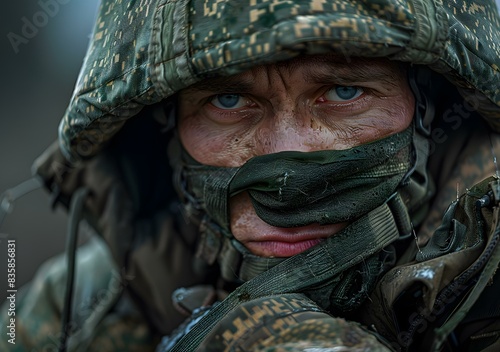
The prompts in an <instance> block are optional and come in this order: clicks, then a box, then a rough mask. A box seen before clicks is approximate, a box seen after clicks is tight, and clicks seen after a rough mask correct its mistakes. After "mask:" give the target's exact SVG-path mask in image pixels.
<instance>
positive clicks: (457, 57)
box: [59, 0, 500, 160]
mask: <svg viewBox="0 0 500 352" xmlns="http://www.w3.org/2000/svg"><path fill="white" fill-rule="evenodd" d="M499 33H500V19H499V16H498V12H497V9H496V6H495V2H494V1H493V0H477V1H472V0H459V1H445V2H444V3H443V2H441V1H431V0H412V1H408V2H401V1H398V0H380V1H355V0H345V1H326V0H302V1H283V0H244V1H221V0H203V1H188V0H179V1H170V0H139V1H135V0H134V1H122V0H118V1H114V0H103V1H102V3H101V7H100V11H99V15H98V18H97V21H96V25H95V29H94V33H93V37H92V40H91V43H90V46H89V49H88V53H87V56H86V59H85V62H84V65H83V68H82V71H81V74H80V77H79V79H78V83H77V86H76V90H75V92H74V95H73V97H72V100H71V102H70V105H69V107H68V109H67V111H66V113H65V115H64V118H63V119H62V121H61V124H60V131H59V132H60V145H61V149H62V151H63V153H64V154H65V155H66V157H67V158H69V159H72V160H78V159H82V158H89V157H91V156H93V155H95V154H96V153H97V152H98V151H99V150H100V148H101V147H102V146H103V145H104V144H105V143H106V142H107V141H109V140H110V139H111V137H112V136H113V135H115V133H116V132H117V131H119V130H120V129H121V127H122V126H123V125H124V124H125V122H126V121H127V120H128V119H130V118H131V117H132V116H135V115H137V114H139V112H140V111H141V110H142V109H143V108H144V107H145V106H147V105H151V104H155V103H158V102H160V101H162V100H164V99H166V98H168V97H170V96H172V95H173V94H175V93H176V92H178V91H179V90H181V89H183V88H185V87H188V86H190V85H192V84H194V83H196V82H198V81H200V80H203V79H205V78H207V77H213V76H214V75H233V74H237V73H240V72H242V71H244V70H246V69H248V68H250V67H253V66H256V65H259V64H265V63H270V62H276V61H281V60H287V59H290V58H293V57H295V56H297V55H300V54H318V53H326V52H335V53H338V54H340V55H342V56H344V57H346V58H349V57H351V56H360V57H387V58H389V59H391V60H398V61H402V62H407V63H412V64H421V65H426V66H429V67H430V68H432V69H433V70H434V71H435V72H437V73H439V74H442V75H443V76H444V77H446V78H447V79H448V80H449V81H450V82H451V83H452V84H453V85H455V86H456V87H457V88H458V90H459V91H460V93H461V94H462V96H463V98H464V99H465V100H466V102H467V103H468V104H469V105H470V106H472V107H473V108H474V109H475V110H478V111H479V113H480V114H481V115H482V116H483V117H484V118H485V119H486V120H487V122H488V123H489V124H490V126H492V128H493V129H494V130H497V131H498V130H500V85H499V82H500V79H499V78H500V73H499V70H500V59H499V58H500V45H499V44H498V43H500V37H499Z"/></svg>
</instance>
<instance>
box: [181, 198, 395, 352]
mask: <svg viewBox="0 0 500 352" xmlns="http://www.w3.org/2000/svg"><path fill="white" fill-rule="evenodd" d="M388 219H389V221H388ZM360 233H363V234H364V235H363V237H362V238H360V236H359V234H360ZM355 234H356V235H357V236H356V235H355ZM398 237H399V230H398V226H397V224H396V221H395V220H394V215H393V214H392V212H391V208H390V207H389V205H388V204H387V203H384V204H383V205H381V206H379V207H378V208H376V209H374V210H373V211H371V212H370V213H368V214H367V215H365V216H363V217H362V218H360V219H358V220H357V221H355V222H354V223H353V224H351V225H350V226H348V227H347V228H346V229H344V231H342V232H341V233H338V234H336V235H335V236H332V237H330V238H328V239H327V240H326V241H324V242H323V243H321V244H319V245H317V246H315V247H313V248H311V249H310V250H308V251H306V252H303V253H301V254H298V255H296V256H293V257H291V258H289V259H287V260H285V261H284V262H282V263H280V264H278V265H277V266H275V267H274V268H271V269H269V270H268V271H266V272H264V273H262V274H261V275H259V276H257V277H255V278H254V279H252V280H250V281H247V282H246V283H244V284H243V285H241V286H240V287H239V288H237V289H236V290H235V291H233V292H232V293H231V294H230V295H229V296H228V297H227V298H226V299H225V300H224V301H222V302H221V303H219V304H218V305H216V306H214V307H213V308H212V309H211V310H210V311H209V312H208V313H207V314H205V315H204V316H203V317H202V318H201V319H200V320H199V322H198V323H197V324H196V325H194V327H193V328H192V329H191V330H190V331H189V332H188V333H187V334H186V335H184V336H183V337H182V339H180V341H179V342H178V343H177V344H176V345H175V346H174V347H173V349H172V350H171V351H174V352H180V351H182V352H188V351H195V350H196V349H197V347H198V346H199V344H200V343H201V341H202V340H203V339H204V338H205V337H206V336H207V335H208V334H209V333H210V331H211V330H212V328H213V326H214V325H215V324H216V323H217V322H218V321H219V320H220V319H222V318H223V317H224V316H225V315H226V314H228V312H230V311H231V310H232V309H234V308H235V307H236V306H237V305H239V304H241V303H243V302H247V301H249V300H254V299H257V298H259V297H264V296H270V295H279V294H285V293H293V292H301V291H303V290H305V289H306V288H308V287H311V286H315V285H319V284H321V283H324V282H327V281H328V280H330V279H331V278H333V277H335V276H337V275H338V274H340V273H342V272H343V271H345V270H346V269H348V268H350V267H352V266H353V265H355V264H357V263H360V262H361V261H363V260H364V259H366V258H367V257H369V256H371V255H373V254H375V253H377V252H379V251H381V250H382V249H383V248H384V247H386V246H387V245H389V244H390V243H392V242H394V241H395V240H396V239H398Z"/></svg>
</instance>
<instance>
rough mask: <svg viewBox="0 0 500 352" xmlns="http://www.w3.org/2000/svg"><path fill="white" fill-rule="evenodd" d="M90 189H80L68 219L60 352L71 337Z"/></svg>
mask: <svg viewBox="0 0 500 352" xmlns="http://www.w3.org/2000/svg"><path fill="white" fill-rule="evenodd" d="M88 193H89V190H88V189H87V188H80V189H78V190H77V191H76V192H75V193H74V195H73V197H72V199H71V205H70V212H69V221H68V237H67V239H66V260H67V264H68V274H67V281H66V292H65V296H64V308H63V314H62V320H61V340H60V344H59V352H65V351H66V345H67V342H68V339H69V334H70V331H68V327H69V322H70V320H71V308H72V303H73V302H72V301H73V288H74V279H75V257H76V245H77V240H78V225H79V223H80V220H81V218H82V214H83V205H84V202H85V199H86V198H87V195H88Z"/></svg>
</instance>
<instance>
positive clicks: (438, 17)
mask: <svg viewBox="0 0 500 352" xmlns="http://www.w3.org/2000/svg"><path fill="white" fill-rule="evenodd" d="M499 22H500V21H499V16H498V11H497V9H496V7H495V3H494V2H493V1H469V0H461V1H445V2H441V1H430V0H413V1H410V2H400V1H396V0H394V1H391V0H383V1H371V2H368V1H354V0H352V1H319V0H304V1H295V2H292V1H281V0H269V1H267V0H262V1H260V0H252V1H219V0H217V1H208V0H207V1H188V0H178V1H171V0H140V1H122V0H117V1H112V0H103V1H102V3H101V7H100V10H99V16H98V18H97V21H96V25H95V28H94V32H93V37H92V41H91V43H90V46H89V49H88V53H87V56H86V58H85V62H84V65H83V67H82V71H81V74H80V77H79V80H78V82H77V86H76V89H75V93H74V95H73V97H72V99H71V101H70V104H69V106H68V109H67V111H66V113H65V115H64V116H63V119H62V121H61V124H60V128H59V141H58V143H59V144H58V145H54V146H53V147H51V148H50V149H49V150H48V151H47V152H46V153H45V154H44V155H43V156H42V157H41V158H40V159H39V160H38V161H37V162H36V163H35V170H36V172H37V174H38V175H39V176H41V178H42V179H43V180H44V183H45V186H46V188H47V189H48V190H49V191H50V192H52V193H55V195H56V196H57V199H58V201H59V202H60V203H61V204H63V205H65V206H69V204H70V200H71V198H72V195H73V194H74V192H75V191H76V190H77V189H79V188H80V187H83V186H85V187H87V188H89V189H90V192H91V196H90V197H89V198H88V199H87V201H86V203H85V209H86V212H85V220H86V222H87V223H88V224H90V227H91V228H92V229H93V231H95V232H96V233H97V234H98V236H99V238H101V239H103V240H104V243H105V244H106V248H103V247H102V244H101V242H98V241H97V242H92V243H90V244H89V245H88V246H87V247H83V248H82V249H81V250H80V251H81V252H82V253H87V254H86V255H88V256H89V257H88V258H91V259H88V260H84V259H82V260H80V259H79V261H80V262H79V264H78V270H79V271H80V272H81V274H80V278H79V279H78V280H79V281H77V285H76V286H77V287H76V288H77V292H76V293H75V297H79V298H78V299H77V300H78V301H79V302H80V303H81V302H83V303H82V304H83V306H78V305H77V306H76V307H75V308H74V312H73V316H75V317H77V319H76V318H75V321H74V322H73V323H74V324H73V329H72V330H73V335H74V337H73V341H76V342H73V344H74V346H73V345H71V341H70V346H71V348H74V349H75V350H77V349H78V348H80V349H87V348H88V350H91V347H89V346H96V347H95V349H98V348H99V347H98V346H99V344H101V343H104V342H102V341H105V340H107V342H106V343H109V346H110V347H109V348H106V349H109V350H113V349H114V350H123V349H131V350H133V348H134V347H133V346H138V347H137V349H138V350H145V349H148V348H149V349H154V346H155V345H156V344H157V343H158V342H159V339H160V337H161V336H162V335H165V334H169V333H171V332H172V330H173V329H174V328H175V327H177V326H178V325H179V324H180V323H181V322H182V321H183V319H184V317H183V316H182V315H181V314H180V313H179V312H178V310H177V309H176V308H175V307H174V305H173V304H172V302H171V300H170V296H171V295H172V294H173V292H174V291H175V289H176V288H178V287H183V286H185V287H187V286H192V285H200V284H210V285H215V286H217V287H221V284H224V288H225V289H228V288H229V289H233V287H228V285H227V283H221V282H220V278H219V276H218V268H217V267H216V266H209V265H207V264H205V263H203V262H201V261H199V260H198V259H196V256H195V254H196V252H197V249H198V248H197V246H199V242H200V241H199V240H198V238H197V228H196V226H194V225H193V224H187V223H186V222H185V221H184V219H183V218H182V214H181V212H180V211H179V208H178V200H177V199H176V196H175V194H174V191H173V189H172V187H171V183H172V182H171V181H172V180H171V177H172V176H171V169H170V166H169V164H168V160H167V156H166V153H165V149H166V148H167V143H168V138H170V136H171V135H170V133H171V132H170V131H169V127H171V126H169V119H168V116H165V108H164V107H165V106H166V105H168V104H171V102H172V101H173V99H174V98H175V93H177V92H178V91H179V90H181V89H183V88H185V87H188V86H190V85H192V84H194V83H196V82H199V81H201V80H203V79H205V78H207V77H213V76H214V75H232V74H237V73H240V72H242V71H244V70H246V69H248V68H250V67H253V66H255V65H258V64H265V63H271V62H276V61H282V60H287V59H290V58H293V57H296V56H297V55H303V54H316V53H325V52H334V53H337V54H339V55H343V56H344V57H346V58H349V57H351V56H361V57H368V58H369V57H387V58H389V59H391V60H397V61H401V62H404V63H408V64H411V65H424V66H427V67H429V68H430V69H432V70H433V72H434V74H435V75H436V77H444V78H445V79H446V83H445V89H443V91H446V92H449V94H447V95H446V96H441V95H439V96H438V97H437V98H436V102H437V103H438V104H437V105H436V116H437V118H436V119H435V121H434V124H433V126H432V132H431V134H430V136H429V139H430V142H431V150H430V153H431V157H430V161H429V168H430V172H431V175H432V178H433V180H434V183H435V186H436V190H437V193H436V195H435V196H434V197H433V198H432V200H431V201H430V203H429V204H427V206H428V207H429V208H428V210H426V217H425V220H424V221H423V223H422V224H421V225H420V226H419V228H418V229H417V230H418V233H417V236H418V238H419V242H420V243H419V245H423V244H424V243H425V242H427V241H428V240H429V238H431V237H432V234H433V233H434V230H435V229H436V228H437V227H438V226H439V224H440V222H441V217H442V215H443V213H444V211H445V210H446V208H447V206H448V205H449V204H450V203H451V202H452V201H453V200H454V199H455V198H456V194H457V185H458V188H459V193H463V192H465V191H466V189H468V188H471V187H472V186H473V185H474V184H476V183H477V182H479V181H481V180H482V179H484V178H486V177H489V176H491V175H493V174H495V165H494V159H493V156H492V155H498V154H499V148H500V146H499V144H498V142H499V141H498V136H497V135H496V134H495V132H498V131H500V123H499V121H500V120H499V118H500V107H499V106H500V84H499V81H500V80H499V75H500V74H499V67H500V62H499V57H500V47H499V45H498V43H499V42H500V23H499ZM159 103H162V104H159ZM483 122H486V124H484V123H483ZM492 152H493V153H492ZM96 243H97V244H96ZM416 251H418V248H417V247H415V248H413V247H411V248H409V250H408V252H407V254H406V255H403V256H402V257H401V258H399V261H398V264H397V265H398V266H405V265H407V264H408V263H410V262H412V261H413V259H414V258H415V252H416ZM478 255H479V254H477V253H476V254H475V257H473V258H472V257H471V258H472V259H477V256H478ZM82 258H85V254H82ZM98 263H100V264H99V267H100V268H106V270H104V271H102V275H98V276H96V275H85V273H93V272H97V271H95V270H94V268H95V265H97V264H98ZM433 263H434V265H437V266H446V265H448V264H447V263H445V261H439V260H437V261H436V262H433ZM396 270H397V268H396ZM464 270H465V269H464ZM65 272H66V269H65V268H64V263H63V262H62V259H54V260H53V261H52V262H51V264H47V266H45V267H43V268H41V270H40V273H39V275H38V276H37V278H36V279H35V280H34V281H33V283H32V284H31V286H30V287H28V288H27V289H26V291H25V294H24V295H23V297H22V298H21V299H20V300H21V301H20V302H19V305H18V307H19V316H18V319H17V324H18V329H19V332H20V333H19V345H17V346H15V347H18V348H19V349H20V350H23V349H27V348H32V349H40V350H43V348H45V347H44V346H48V347H46V349H47V348H52V347H53V346H54V344H55V342H54V339H55V340H57V338H55V337H54V336H56V337H57V336H59V335H58V334H59V330H60V327H59V326H58V325H59V322H58V319H59V317H60V314H61V311H62V295H61V293H60V292H61V291H62V287H64V282H65V276H66V274H65ZM443 273H444V274H443V275H444V276H442V277H441V278H442V283H444V282H447V283H448V282H450V281H452V280H453V279H454V278H455V277H456V276H457V275H458V273H453V272H448V271H443ZM118 277H119V282H120V284H119V285H118V287H119V289H111V288H110V287H113V285H114V286H116V283H115V282H114V280H116V279H117V278H118ZM385 280H387V277H385ZM410 281H411V280H410ZM410 281H405V280H402V279H401V282H399V283H398V285H397V287H398V289H397V290H394V291H391V292H390V295H389V294H387V290H382V291H380V290H378V291H376V292H374V297H373V298H372V301H373V302H385V303H387V302H389V303H387V304H389V305H390V304H392V303H394V302H395V300H394V299H389V298H388V297H389V296H390V297H392V298H394V297H395V296H397V295H398V294H403V293H405V292H406V291H405V289H406V288H407V287H408V285H409V284H408V282H410ZM424 281H425V280H424ZM384 282H385V281H383V280H381V285H383V284H384ZM391 282H392V281H391ZM495 282H498V280H497V279H495V280H493V281H492V284H491V285H490V286H488V287H492V289H488V290H485V291H484V296H482V299H481V300H479V301H478V302H491V301H492V300H493V301H496V300H495V299H493V298H491V297H495V292H498V291H495V289H496V287H498V286H497V285H495V284H494V283H495ZM406 284H408V285H407V286H405V285H406ZM110 285H112V286H110ZM425 285H426V287H429V288H430V289H429V291H428V292H429V296H430V297H431V298H432V297H436V295H437V293H438V291H439V290H441V289H442V288H443V284H439V283H436V282H430V281H425ZM386 286H387V287H388V286H390V285H389V284H387V285H386ZM103 292H104V293H103ZM106 292H108V293H110V294H109V295H106V294H105V293H106ZM491 292H493V293H491ZM100 296H103V297H105V298H107V299H102V297H100ZM409 301H411V299H410V298H409V299H408V300H407V301H406V302H409ZM85 302H86V303H85ZM89 302H93V303H89ZM131 302H133V303H131ZM426 302H427V303H428V304H429V305H431V304H432V302H433V301H432V299H430V300H427V301H426ZM408 304H409V303H408ZM403 306H404V302H403ZM82 307H83V308H82ZM375 308H376V307H375ZM375 308H374V307H368V308H367V309H366V311H367V312H371V314H372V317H373V316H376V315H377V314H380V315H381V316H382V313H384V314H385V313H386V312H381V311H380V310H379V311H377V310H376V309H375ZM392 308H394V307H392ZM392 308H391V309H392ZM78 309H80V312H78ZM393 310H394V311H401V312H406V313H407V314H408V315H409V316H411V314H412V311H411V309H410V311H408V312H407V311H406V310H405V309H403V308H402V307H399V308H397V309H396V308H394V309H393ZM471 312H472V313H471V314H470V315H469V316H468V317H466V318H465V319H463V324H462V325H461V326H460V329H459V330H460V331H458V330H457V334H458V335H457V336H458V337H457V339H458V340H457V341H458V342H457V343H458V344H459V345H461V346H462V347H463V348H464V350H467V348H469V350H471V351H472V350H474V351H475V350H480V349H487V348H488V346H491V347H489V348H490V349H491V350H494V349H495V348H498V344H499V339H498V338H499V333H498V331H499V327H498V319H497V318H498V305H495V304H494V303H492V305H491V307H489V306H481V307H479V308H477V309H476V310H472V311H471ZM484 312H489V313H491V314H484ZM4 317H6V315H5V314H3V315H2V319H3V318H4ZM352 319H353V320H355V321H358V322H363V323H366V324H373V325H374V326H375V328H376V329H377V330H378V331H380V332H381V333H382V335H385V334H386V335H387V336H382V337H381V339H383V338H384V337H385V338H390V336H391V335H394V334H396V335H397V333H395V331H396V332H397V329H398V327H396V326H394V324H393V323H390V322H388V321H387V320H384V319H382V320H380V321H377V320H376V319H370V318H366V317H363V316H360V315H358V316H356V317H353V318H352ZM404 319H406V318H403V320H404ZM428 321H429V320H427V322H428ZM417 323H418V322H417ZM342 324H343V322H340V321H335V322H331V321H330V322H327V323H326V324H325V326H343V325H342ZM427 325H429V324H427ZM5 326H6V324H3V323H2V329H3V330H5V329H6V328H5ZM356 326H358V325H356ZM356 329H357V328H356ZM402 329H403V330H401V331H404V330H405V328H402ZM421 329H423V330H426V329H424V328H423V323H422V324H420V325H419V326H418V330H421ZM305 330H306V331H309V330H307V329H305ZM356 331H358V330H356ZM4 332H5V331H3V332H2V333H4ZM285 335H286V336H290V335H291V333H290V331H286V332H285ZM295 335H296V334H295ZM124 341H125V342H124ZM0 343H4V341H1V342H0ZM24 346H27V347H24ZM111 346H113V347H111ZM124 346H126V347H124ZM10 347H12V346H9V345H7V347H6V348H10ZM292 347H293V346H292Z"/></svg>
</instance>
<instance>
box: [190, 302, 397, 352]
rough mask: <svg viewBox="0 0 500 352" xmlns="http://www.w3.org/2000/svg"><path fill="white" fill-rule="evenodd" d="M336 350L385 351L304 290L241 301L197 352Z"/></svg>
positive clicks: (379, 344)
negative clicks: (309, 297) (333, 314)
mask: <svg viewBox="0 0 500 352" xmlns="http://www.w3.org/2000/svg"><path fill="white" fill-rule="evenodd" d="M334 348H336V349H335V351H337V350H338V351H341V350H352V351H373V352H375V351H377V352H378V351H380V352H382V351H389V350H388V349H387V348H386V347H385V346H384V345H382V344H381V343H380V342H379V341H377V339H376V338H375V337H374V336H373V335H372V334H371V333H368V332H367V331H365V330H364V329H362V328H361V327H360V326H359V325H358V324H356V323H352V322H347V321H345V320H344V319H339V318H333V317H331V316H330V315H328V314H327V313H326V312H323V311H322V310H320V309H319V308H318V306H317V305H316V304H315V303H314V302H313V301H311V300H309V299H308V298H307V297H306V296H304V295H302V294H288V295H279V296H271V297H263V298H260V299H256V300H252V301H249V302H245V303H243V304H241V305H239V306H238V307H237V308H236V309H234V310H233V311H231V313H230V314H228V315H227V316H226V317H225V318H224V319H223V320H222V321H220V322H219V323H218V324H217V325H216V326H215V327H214V328H213V330H212V332H211V333H210V335H209V336H208V338H207V340H206V341H205V343H202V344H201V345H200V347H199V350H200V351H206V352H230V351H241V352H243V351H268V352H271V351H275V352H282V351H283V352H284V351H307V350H312V351H314V350H316V351H329V350H334ZM340 348H344V349H340Z"/></svg>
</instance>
